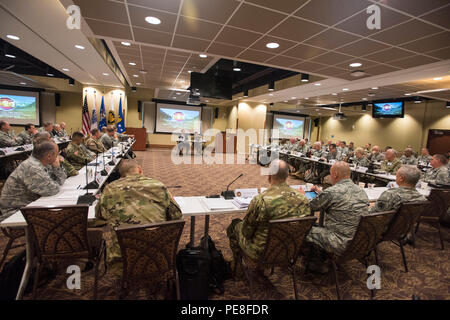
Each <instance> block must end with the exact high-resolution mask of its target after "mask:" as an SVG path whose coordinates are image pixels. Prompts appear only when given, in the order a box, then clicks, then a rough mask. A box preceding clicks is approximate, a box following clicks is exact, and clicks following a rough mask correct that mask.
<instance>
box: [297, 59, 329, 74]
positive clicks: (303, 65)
mask: <svg viewBox="0 0 450 320" xmlns="http://www.w3.org/2000/svg"><path fill="white" fill-rule="evenodd" d="M326 67H328V66H327V65H323V64H320V63H315V62H309V61H305V62H300V63H298V64H295V65H293V66H292V68H293V69H296V70H300V71H305V72H315V71H317V70H320V69H324V68H326Z"/></svg>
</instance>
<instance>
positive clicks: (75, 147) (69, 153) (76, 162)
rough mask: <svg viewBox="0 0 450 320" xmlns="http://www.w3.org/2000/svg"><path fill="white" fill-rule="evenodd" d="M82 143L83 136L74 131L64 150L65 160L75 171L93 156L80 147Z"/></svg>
mask: <svg viewBox="0 0 450 320" xmlns="http://www.w3.org/2000/svg"><path fill="white" fill-rule="evenodd" d="M83 141H84V135H83V134H82V133H81V132H79V131H75V132H74V133H73V134H72V141H71V142H70V143H69V145H68V146H67V148H66V150H64V151H65V152H64V153H65V155H66V160H67V161H69V163H70V164H71V165H73V167H74V168H75V169H76V170H80V169H81V168H83V167H84V166H85V165H86V164H87V163H89V162H91V161H92V160H93V159H94V157H93V156H91V155H90V154H89V153H87V152H86V150H84V149H83V148H82V147H81V144H82V143H83Z"/></svg>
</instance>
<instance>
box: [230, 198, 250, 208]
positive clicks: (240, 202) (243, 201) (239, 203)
mask: <svg viewBox="0 0 450 320" xmlns="http://www.w3.org/2000/svg"><path fill="white" fill-rule="evenodd" d="M251 201H252V198H240V197H234V198H233V201H232V202H233V204H234V205H235V206H236V207H238V208H239V209H245V208H248V206H249V205H250V202H251Z"/></svg>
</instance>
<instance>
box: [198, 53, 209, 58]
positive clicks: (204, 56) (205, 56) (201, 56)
mask: <svg viewBox="0 0 450 320" xmlns="http://www.w3.org/2000/svg"><path fill="white" fill-rule="evenodd" d="M198 56H199V57H200V58H207V57H208V56H207V55H206V54H204V53H202V54H199V55H198Z"/></svg>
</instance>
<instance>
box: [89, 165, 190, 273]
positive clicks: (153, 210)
mask: <svg viewBox="0 0 450 320" xmlns="http://www.w3.org/2000/svg"><path fill="white" fill-rule="evenodd" d="M119 173H120V176H121V178H120V179H119V180H116V181H114V182H111V183H110V184H108V185H107V186H106V187H105V189H104V190H103V193H102V195H101V197H100V199H99V201H98V203H97V206H96V208H95V216H96V218H97V219H99V220H100V222H101V221H105V222H107V223H108V225H109V226H110V227H111V228H114V227H119V226H127V225H139V224H147V223H157V222H163V221H166V220H179V219H181V218H182V215H181V210H180V208H179V207H178V205H177V203H176V202H175V200H173V198H172V196H171V194H170V192H169V191H168V190H167V188H166V187H165V186H164V184H163V183H162V182H161V181H158V180H156V179H152V178H148V177H145V176H144V175H143V174H142V168H141V166H140V165H139V164H138V163H137V162H136V161H134V160H123V161H122V163H121V165H120V167H119ZM111 236H112V238H111V244H110V245H108V246H107V265H108V269H109V270H110V271H111V272H112V273H113V274H114V275H121V274H122V254H121V251H120V247H119V243H118V240H117V236H116V234H115V233H114V232H112V233H111Z"/></svg>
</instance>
